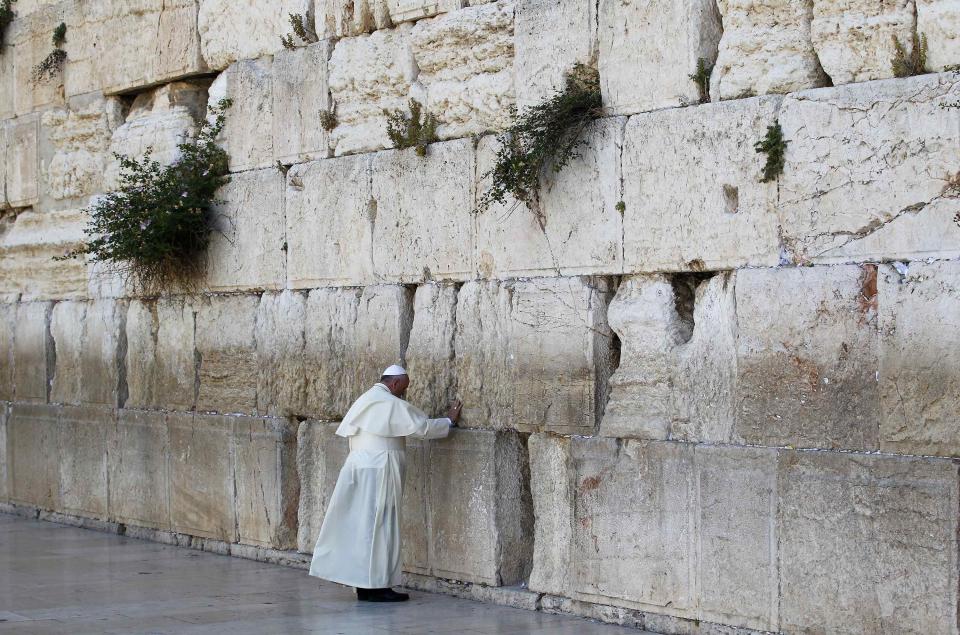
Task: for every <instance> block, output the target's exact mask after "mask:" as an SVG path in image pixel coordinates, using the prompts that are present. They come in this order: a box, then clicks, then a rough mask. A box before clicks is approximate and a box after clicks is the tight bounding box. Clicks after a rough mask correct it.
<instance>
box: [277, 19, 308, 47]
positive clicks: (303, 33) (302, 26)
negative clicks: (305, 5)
mask: <svg viewBox="0 0 960 635" xmlns="http://www.w3.org/2000/svg"><path fill="white" fill-rule="evenodd" d="M289 19H290V28H291V29H293V35H291V34H289V33H288V34H287V35H285V36H283V37H281V38H280V42H281V43H282V44H283V47H284V48H286V49H294V48H297V45H296V42H294V40H293V36H294V35H296V36H297V37H298V38H300V40H301V41H302V42H303V43H305V44H312V43H314V42H316V41H317V38H316V36H315V35H313V34H312V33H311V32H310V31H309V30H308V29H307V25H306V23H305V22H304V17H303V15H301V14H299V13H291V14H289Z"/></svg>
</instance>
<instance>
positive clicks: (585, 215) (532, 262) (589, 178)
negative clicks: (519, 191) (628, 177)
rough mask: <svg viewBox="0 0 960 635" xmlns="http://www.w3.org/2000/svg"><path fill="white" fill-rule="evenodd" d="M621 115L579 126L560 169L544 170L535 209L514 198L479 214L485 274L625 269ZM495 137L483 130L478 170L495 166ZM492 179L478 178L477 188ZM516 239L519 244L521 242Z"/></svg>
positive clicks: (479, 248)
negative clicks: (580, 139)
mask: <svg viewBox="0 0 960 635" xmlns="http://www.w3.org/2000/svg"><path fill="white" fill-rule="evenodd" d="M625 125H626V119H625V118H620V117H616V118H606V119H602V120H600V121H598V122H596V123H594V124H591V125H590V126H589V127H588V128H587V129H586V130H585V131H584V133H583V134H584V140H585V141H586V143H585V144H584V145H583V146H581V147H579V148H578V149H577V152H578V153H579V155H580V156H579V157H578V158H575V159H573V160H572V161H571V162H570V163H569V165H567V166H566V167H565V168H563V170H561V171H560V172H554V171H553V170H548V172H547V174H546V175H545V177H544V179H543V180H542V182H541V186H540V191H539V202H538V205H539V207H538V208H537V209H538V211H539V213H537V212H534V211H532V210H530V209H529V208H528V207H527V206H526V205H524V204H523V203H519V202H517V201H515V200H513V199H512V198H511V199H509V200H508V202H507V203H505V204H503V205H493V206H491V207H490V209H488V210H486V211H484V213H483V214H481V215H479V216H478V218H477V238H476V241H477V268H478V270H479V272H480V275H481V276H483V277H498V278H506V277H513V276H537V275H540V276H543V275H583V274H588V275H589V274H611V273H619V272H621V271H622V270H623V215H622V214H621V213H620V211H619V210H618V209H617V203H618V202H619V201H620V200H621V199H622V181H621V178H620V176H621V174H620V155H621V150H622V148H623V129H624V126H625ZM498 149H499V144H498V142H497V141H496V140H495V139H494V138H493V137H484V138H483V139H482V140H481V141H480V144H479V146H478V149H477V174H478V175H480V176H483V175H486V174H487V173H488V172H489V171H490V170H491V169H492V168H493V166H494V163H495V161H496V152H497V150H498ZM489 185H490V179H489V177H487V178H486V179H483V180H481V182H480V185H479V187H478V193H480V194H482V193H483V192H484V191H485V189H486V188H487V187H489ZM521 245H522V247H521Z"/></svg>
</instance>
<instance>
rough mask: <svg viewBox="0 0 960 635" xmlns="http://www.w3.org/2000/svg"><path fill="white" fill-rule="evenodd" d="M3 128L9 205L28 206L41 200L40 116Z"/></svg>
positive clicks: (27, 117)
mask: <svg viewBox="0 0 960 635" xmlns="http://www.w3.org/2000/svg"><path fill="white" fill-rule="evenodd" d="M4 127H5V128H6V135H5V136H6V156H5V158H4V162H5V164H6V170H5V172H6V177H5V178H6V192H7V194H6V200H7V205H8V206H10V207H29V206H30V205H34V204H36V203H37V202H38V201H39V198H40V188H39V175H40V149H39V139H40V116H39V115H25V116H23V117H17V118H16V119H12V120H10V121H8V122H6V125H5V126H4Z"/></svg>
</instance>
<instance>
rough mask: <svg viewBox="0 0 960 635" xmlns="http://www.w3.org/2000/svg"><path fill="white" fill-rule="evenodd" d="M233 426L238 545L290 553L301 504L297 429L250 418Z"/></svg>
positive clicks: (281, 421)
mask: <svg viewBox="0 0 960 635" xmlns="http://www.w3.org/2000/svg"><path fill="white" fill-rule="evenodd" d="M233 424H234V433H233V434H234V438H233V443H234V459H233V461H234V463H233V471H234V477H235V479H236V490H237V491H236V493H237V510H236V514H237V535H238V540H239V541H240V542H241V543H243V544H252V545H258V546H260V547H268V548H273V549H293V548H294V547H295V546H296V540H297V504H298V501H299V499H300V477H299V476H298V473H297V462H296V460H297V429H296V424H295V423H291V422H290V421H289V420H287V419H260V418H254V417H237V418H235V419H234V421H233Z"/></svg>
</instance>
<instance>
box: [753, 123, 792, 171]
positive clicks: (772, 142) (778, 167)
mask: <svg viewBox="0 0 960 635" xmlns="http://www.w3.org/2000/svg"><path fill="white" fill-rule="evenodd" d="M788 143H789V142H788V141H787V140H786V139H784V138H783V128H781V127H780V122H779V121H778V122H777V123H775V124H773V125H772V126H767V135H766V136H765V137H764V138H763V139H761V140H760V141H757V142H756V143H755V144H753V148H754V149H755V150H756V151H757V153H758V154H766V155H767V161H766V163H765V164H764V166H763V177H761V179H760V182H761V183H769V182H770V181H773V180H776V178H777V177H778V176H780V175H781V174H783V165H784V155H785V154H786V151H787V144H788Z"/></svg>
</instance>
